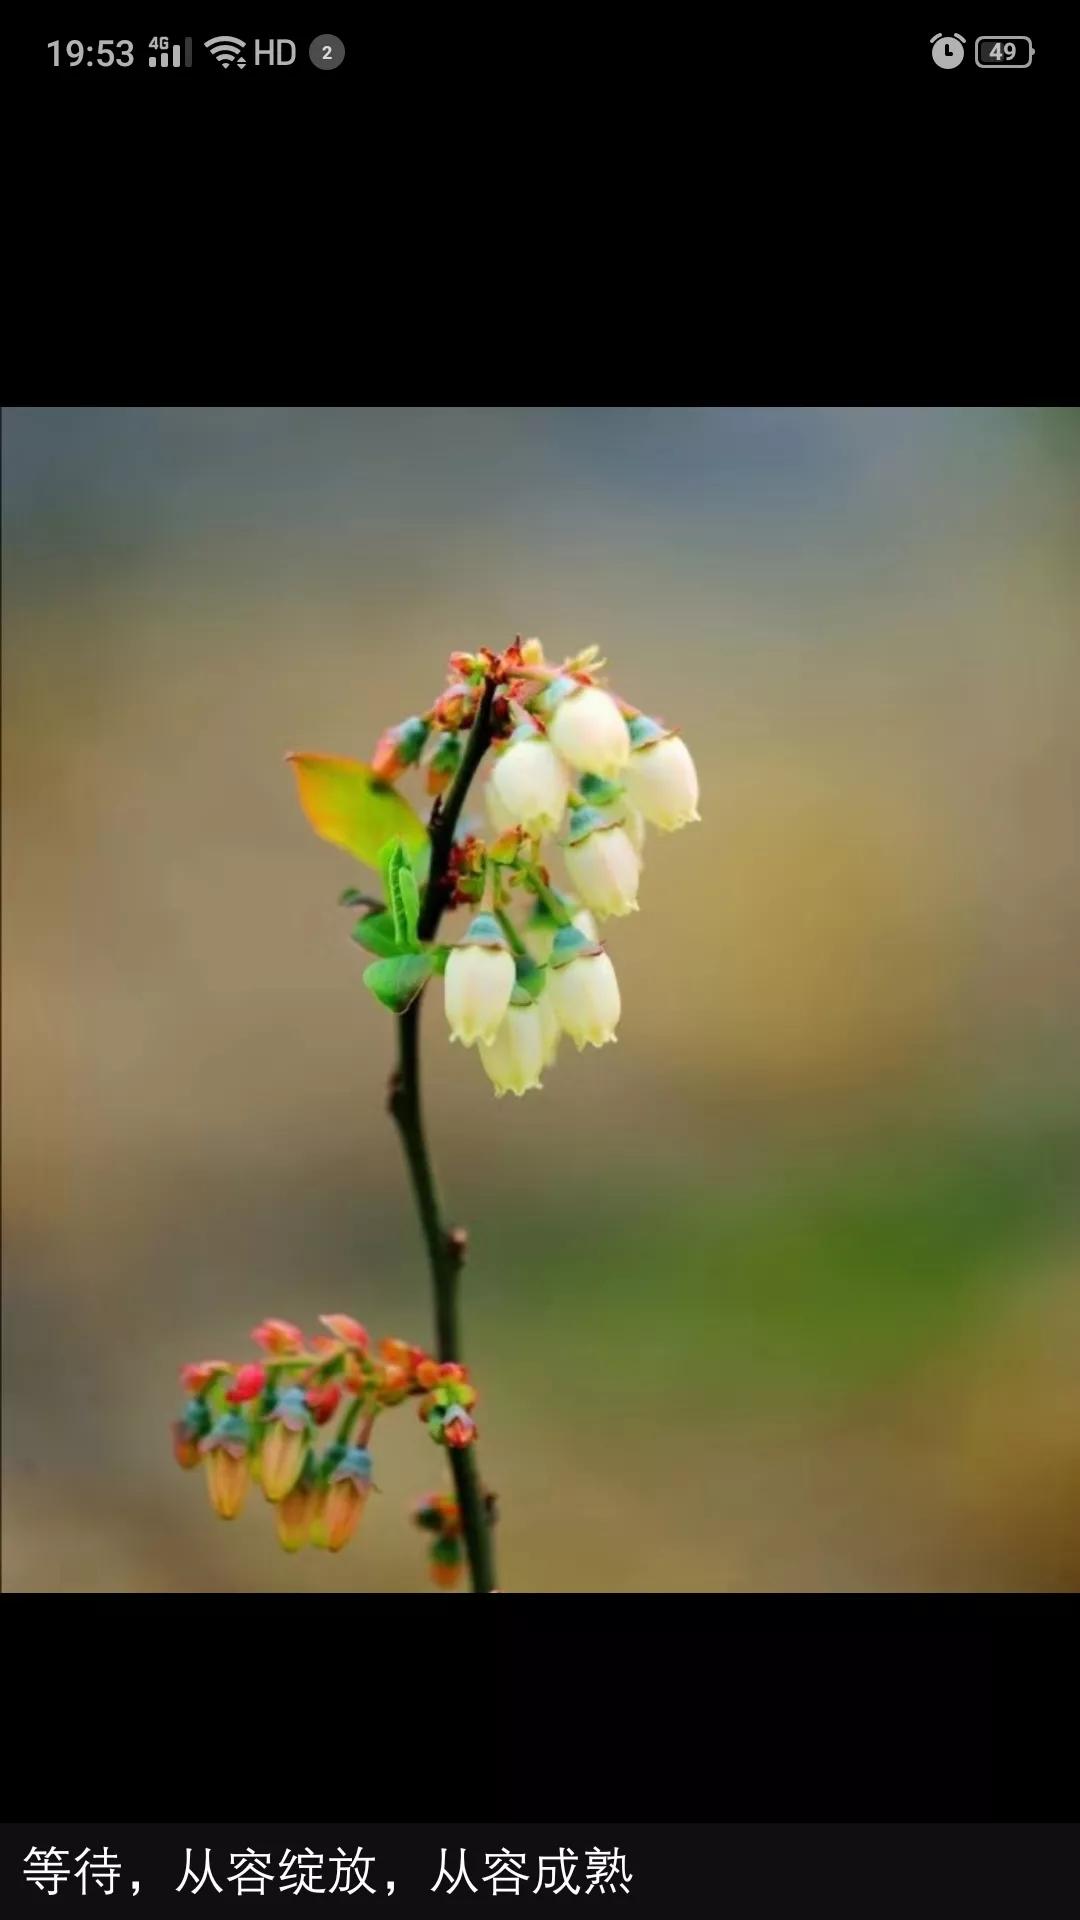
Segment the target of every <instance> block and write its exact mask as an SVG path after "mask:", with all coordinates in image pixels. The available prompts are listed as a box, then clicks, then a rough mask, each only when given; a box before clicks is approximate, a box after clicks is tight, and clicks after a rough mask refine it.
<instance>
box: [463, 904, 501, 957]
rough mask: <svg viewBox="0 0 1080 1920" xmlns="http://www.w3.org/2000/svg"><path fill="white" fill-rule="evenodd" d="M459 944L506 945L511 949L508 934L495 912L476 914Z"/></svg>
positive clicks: (473, 945)
mask: <svg viewBox="0 0 1080 1920" xmlns="http://www.w3.org/2000/svg"><path fill="white" fill-rule="evenodd" d="M458 944H459V945H460V946H463V947H506V948H507V950H509V942H508V940H507V938H506V935H505V934H504V932H503V930H502V928H501V927H500V925H499V923H498V921H497V920H496V918H495V915H494V914H493V913H477V914H474V915H473V918H472V919H471V920H470V922H469V925H468V927H467V929H466V931H465V934H464V936H463V938H462V939H461V940H460V941H459V943H458Z"/></svg>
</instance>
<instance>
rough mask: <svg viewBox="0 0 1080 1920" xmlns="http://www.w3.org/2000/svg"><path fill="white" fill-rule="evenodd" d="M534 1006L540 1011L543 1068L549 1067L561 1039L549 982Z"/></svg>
mask: <svg viewBox="0 0 1080 1920" xmlns="http://www.w3.org/2000/svg"><path fill="white" fill-rule="evenodd" d="M536 1004H537V1006H538V1007H539V1009H540V1031H541V1034H542V1035H543V1042H544V1065H545V1067H550V1066H552V1065H553V1063H554V1060H555V1055H556V1054H557V1053H558V1051H559V1041H560V1040H561V1039H562V1027H561V1025H560V1024H559V1016H558V1013H557V1011H556V1008H555V996H554V994H553V993H552V991H551V982H550V980H549V981H548V984H547V986H546V987H545V989H544V991H543V993H542V994H541V995H540V998H539V1000H538V1001H537V1003H536Z"/></svg>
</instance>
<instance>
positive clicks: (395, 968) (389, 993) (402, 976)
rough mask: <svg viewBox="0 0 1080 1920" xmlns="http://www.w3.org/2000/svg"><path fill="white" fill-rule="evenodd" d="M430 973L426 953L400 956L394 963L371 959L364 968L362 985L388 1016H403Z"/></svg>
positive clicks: (431, 969) (428, 957) (429, 956)
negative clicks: (381, 1005)
mask: <svg viewBox="0 0 1080 1920" xmlns="http://www.w3.org/2000/svg"><path fill="white" fill-rule="evenodd" d="M432 971H433V968H432V960H431V955H430V954H429V953H402V954H399V955H398V956H397V958H396V959H393V960H373V961H372V963H371V965H370V967H365V968H364V985H365V987H369V988H370V990H371V992H372V993H373V994H374V995H375V998H376V1000H380V1001H381V1002H382V1004H383V1006H384V1007H389V1009H390V1011H391V1013H404V1011H405V1009H406V1007H408V1006H410V1005H411V1004H412V1002H413V1001H414V1000H415V999H416V996H417V994H418V993H419V992H420V990H421V988H422V987H423V986H424V985H425V984H426V983H427V981H428V980H429V979H430V977H431V974H432Z"/></svg>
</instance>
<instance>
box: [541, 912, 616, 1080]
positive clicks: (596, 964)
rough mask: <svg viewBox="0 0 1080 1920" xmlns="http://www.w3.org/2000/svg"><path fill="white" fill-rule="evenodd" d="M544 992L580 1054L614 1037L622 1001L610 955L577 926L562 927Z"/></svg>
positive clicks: (557, 936)
mask: <svg viewBox="0 0 1080 1920" xmlns="http://www.w3.org/2000/svg"><path fill="white" fill-rule="evenodd" d="M549 969H550V971H549V974H548V984H547V992H548V993H550V994H551V996H552V999H553V1001H554V1004H555V1011H556V1013H557V1014H558V1016H559V1025H560V1026H561V1028H562V1030H563V1032H564V1033H566V1034H569V1036H570V1039H571V1040H572V1041H573V1042H574V1045H575V1046H576V1047H577V1049H578V1052H579V1053H580V1052H581V1050H582V1048H583V1047H603V1046H606V1044H607V1042H608V1041H609V1040H614V1039H615V1029H616V1027H617V1026H618V1024H619V1015H620V1013H621V1011H622V1002H621V1000H620V997H619V983H618V981H617V980H616V978H615V969H614V967H613V966H612V964H611V960H610V957H609V956H608V955H607V954H606V953H605V952H604V949H603V948H602V947H600V946H596V945H594V944H592V943H590V942H589V941H588V940H586V939H585V937H584V935H583V934H581V933H579V931H578V929H577V928H576V927H561V928H560V929H559V932H558V933H557V934H556V936H555V945H554V947H553V948H552V953H551V960H550V962H549Z"/></svg>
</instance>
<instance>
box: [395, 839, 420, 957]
mask: <svg viewBox="0 0 1080 1920" xmlns="http://www.w3.org/2000/svg"><path fill="white" fill-rule="evenodd" d="M398 885H399V887H400V889H401V903H402V906H403V907H404V909H405V917H406V920H407V923H408V929H409V945H410V946H411V947H415V945H416V925H417V921H418V920H419V918H420V889H419V887H418V886H417V884H416V875H415V874H414V872H413V870H412V868H411V867H410V866H409V864H408V858H407V856H406V861H405V865H404V866H403V867H402V868H401V872H400V874H399V876H398Z"/></svg>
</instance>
